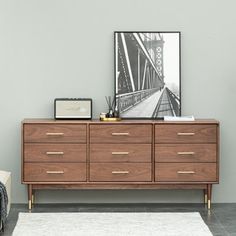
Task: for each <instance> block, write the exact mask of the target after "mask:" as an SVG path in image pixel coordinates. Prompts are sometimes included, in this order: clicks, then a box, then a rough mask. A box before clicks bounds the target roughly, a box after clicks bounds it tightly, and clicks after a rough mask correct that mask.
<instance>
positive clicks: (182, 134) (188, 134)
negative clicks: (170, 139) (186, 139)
mask: <svg viewBox="0 0 236 236" xmlns="http://www.w3.org/2000/svg"><path fill="white" fill-rule="evenodd" d="M177 134H178V136H193V135H195V133H177Z"/></svg>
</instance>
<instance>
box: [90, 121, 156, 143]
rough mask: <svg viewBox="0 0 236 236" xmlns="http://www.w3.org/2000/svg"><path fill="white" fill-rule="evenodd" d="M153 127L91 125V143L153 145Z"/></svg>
mask: <svg viewBox="0 0 236 236" xmlns="http://www.w3.org/2000/svg"><path fill="white" fill-rule="evenodd" d="M151 141H152V125H145V124H141V125H133V124H124V125H118V124H112V125H106V124H104V125H90V142H91V143H151Z"/></svg>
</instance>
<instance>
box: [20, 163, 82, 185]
mask: <svg viewBox="0 0 236 236" xmlns="http://www.w3.org/2000/svg"><path fill="white" fill-rule="evenodd" d="M24 181H37V182H54V181H55V182H57V181H60V182H64V181H73V182H74V181H86V164H85V163H47V164H41V163H25V164H24Z"/></svg>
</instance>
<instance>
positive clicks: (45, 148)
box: [24, 143, 86, 162]
mask: <svg viewBox="0 0 236 236" xmlns="http://www.w3.org/2000/svg"><path fill="white" fill-rule="evenodd" d="M24 161H25V162H86V144H69V143H66V144H58V143H56V144H51V143H50V144H49V143H43V144H41V143H25V144H24Z"/></svg>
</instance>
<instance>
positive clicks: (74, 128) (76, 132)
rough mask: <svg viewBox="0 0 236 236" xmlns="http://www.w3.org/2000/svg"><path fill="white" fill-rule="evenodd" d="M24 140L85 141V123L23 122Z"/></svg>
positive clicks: (49, 141) (47, 141)
mask: <svg viewBox="0 0 236 236" xmlns="http://www.w3.org/2000/svg"><path fill="white" fill-rule="evenodd" d="M23 129H24V130H23V131H24V142H46V143H51V142H56V143H63V142H64V143H66V142H71V143H73V142H74V143H86V125H85V124H79V125H78V124H76V125H75V124H37V125H35V124H24V126H23Z"/></svg>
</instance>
